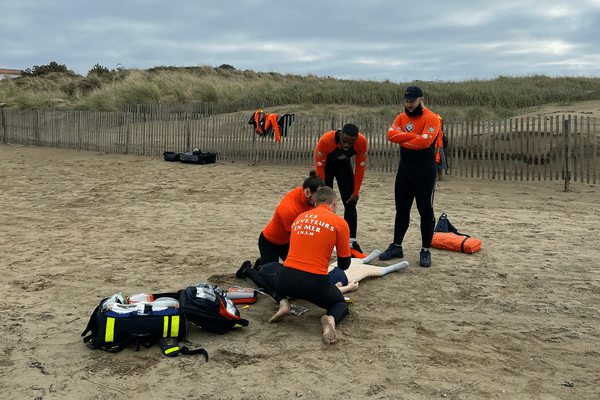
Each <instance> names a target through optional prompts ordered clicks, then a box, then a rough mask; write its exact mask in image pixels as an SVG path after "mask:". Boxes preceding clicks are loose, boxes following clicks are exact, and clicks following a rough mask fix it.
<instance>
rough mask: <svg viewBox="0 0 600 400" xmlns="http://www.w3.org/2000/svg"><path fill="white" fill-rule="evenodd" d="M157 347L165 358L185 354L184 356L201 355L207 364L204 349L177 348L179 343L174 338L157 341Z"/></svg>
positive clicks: (206, 355) (206, 354)
mask: <svg viewBox="0 0 600 400" xmlns="http://www.w3.org/2000/svg"><path fill="white" fill-rule="evenodd" d="M158 345H159V346H160V349H161V351H162V353H163V354H164V355H165V356H167V357H177V356H178V355H179V353H181V354H185V355H186V356H193V355H196V354H202V355H203V356H204V358H206V362H208V353H207V352H206V350H204V349H196V350H190V349H189V348H188V347H187V346H181V347H179V343H178V342H177V339H175V338H162V339H160V340H159V341H158Z"/></svg>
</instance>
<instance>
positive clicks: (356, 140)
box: [315, 124, 367, 255]
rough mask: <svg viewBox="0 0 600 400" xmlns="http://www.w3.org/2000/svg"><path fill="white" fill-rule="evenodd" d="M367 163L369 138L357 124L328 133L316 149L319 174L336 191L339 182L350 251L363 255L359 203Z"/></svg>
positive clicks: (322, 137)
mask: <svg viewBox="0 0 600 400" xmlns="http://www.w3.org/2000/svg"><path fill="white" fill-rule="evenodd" d="M354 156H356V160H355V162H354V164H355V170H354V172H353V171H352V163H351V162H350V159H351V158H352V157H354ZM366 162H367V139H366V138H365V137H364V136H363V135H362V134H361V133H359V132H358V127H357V126H356V125H354V124H346V125H344V127H343V128H342V129H341V130H337V131H329V132H327V133H326V134H324V135H323V136H321V139H319V143H318V144H317V148H316V149H315V169H316V170H317V174H318V175H319V176H320V177H321V179H323V180H324V181H325V185H327V186H329V187H330V188H333V178H335V179H336V181H337V184H338V187H339V189H340V197H341V198H342V202H343V203H344V219H345V220H346V222H348V226H349V227H350V248H351V249H352V250H354V251H356V252H358V253H360V255H362V254H363V252H362V250H361V248H360V246H359V245H358V242H357V241H356V229H357V221H358V215H357V213H356V203H357V202H358V198H359V192H360V185H361V184H362V181H363V178H364V176H365V165H366Z"/></svg>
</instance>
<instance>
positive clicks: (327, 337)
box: [321, 315, 338, 344]
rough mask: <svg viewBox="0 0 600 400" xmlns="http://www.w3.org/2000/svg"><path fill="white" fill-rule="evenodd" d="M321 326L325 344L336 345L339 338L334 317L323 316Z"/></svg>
mask: <svg viewBox="0 0 600 400" xmlns="http://www.w3.org/2000/svg"><path fill="white" fill-rule="evenodd" d="M321 325H322V326H323V342H325V344H336V343H337V342H338V338H337V333H336V332H335V319H334V318H333V316H331V315H323V316H322V317H321Z"/></svg>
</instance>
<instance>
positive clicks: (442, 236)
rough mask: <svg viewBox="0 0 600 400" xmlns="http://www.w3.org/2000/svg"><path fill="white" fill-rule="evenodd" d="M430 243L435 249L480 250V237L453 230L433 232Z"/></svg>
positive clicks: (464, 251)
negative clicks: (458, 233)
mask: <svg viewBox="0 0 600 400" xmlns="http://www.w3.org/2000/svg"><path fill="white" fill-rule="evenodd" d="M431 245H432V246H433V247H435V248H436V249H442V250H452V251H459V252H462V253H475V252H478V251H479V250H481V239H475V238H472V237H470V236H467V235H457V234H456V233H454V232H434V234H433V240H431Z"/></svg>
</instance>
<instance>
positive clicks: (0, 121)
mask: <svg viewBox="0 0 600 400" xmlns="http://www.w3.org/2000/svg"><path fill="white" fill-rule="evenodd" d="M0 128H2V143H4V144H6V114H5V110H4V108H3V109H2V110H0Z"/></svg>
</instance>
